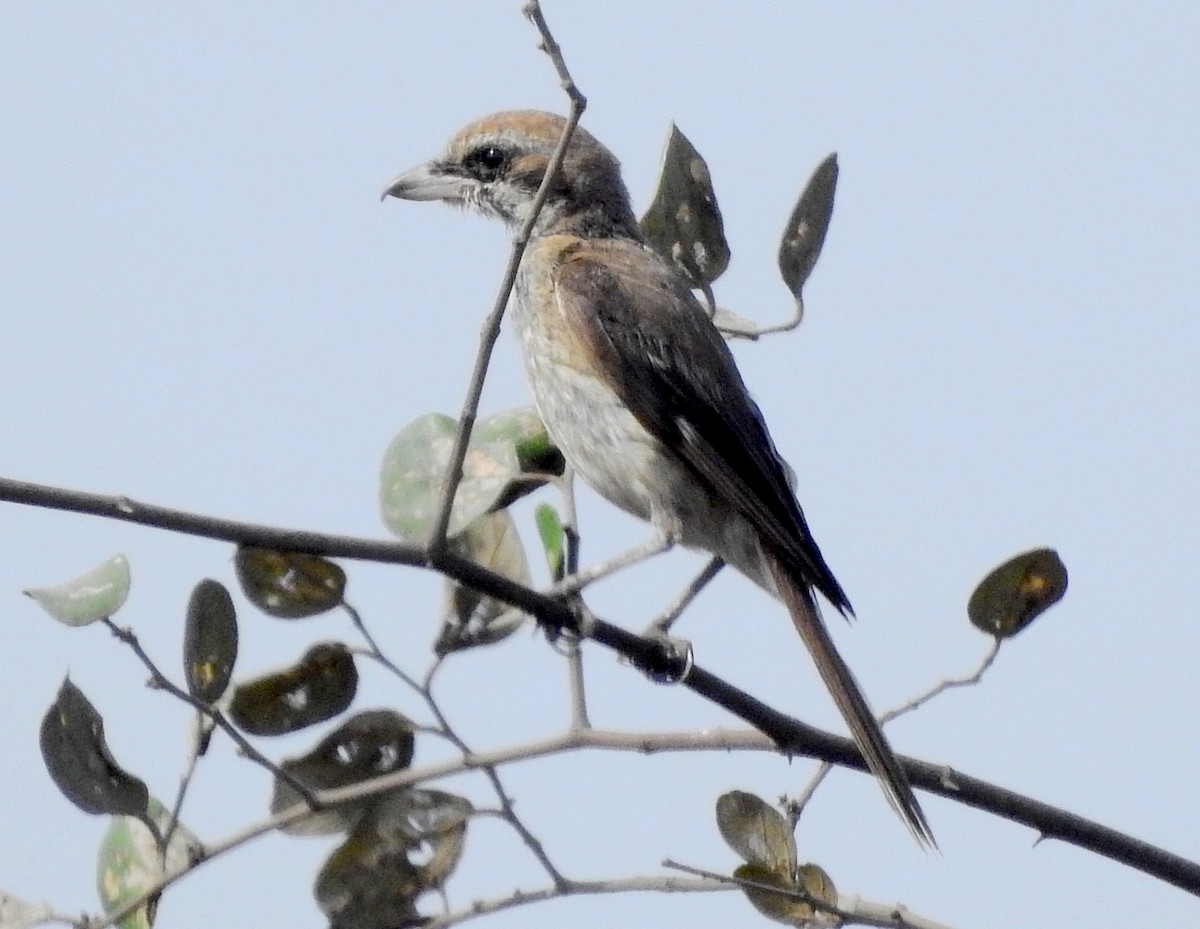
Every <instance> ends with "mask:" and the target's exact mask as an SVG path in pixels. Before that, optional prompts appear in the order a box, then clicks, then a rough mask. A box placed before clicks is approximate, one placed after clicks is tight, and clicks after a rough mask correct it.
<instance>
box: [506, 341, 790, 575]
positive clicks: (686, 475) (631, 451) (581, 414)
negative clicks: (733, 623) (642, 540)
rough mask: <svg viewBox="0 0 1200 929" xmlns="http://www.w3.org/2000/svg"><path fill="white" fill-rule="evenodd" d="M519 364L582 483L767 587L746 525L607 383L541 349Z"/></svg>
mask: <svg viewBox="0 0 1200 929" xmlns="http://www.w3.org/2000/svg"><path fill="white" fill-rule="evenodd" d="M526 365H527V368H528V374H529V380H530V385H531V387H532V389H533V394H534V399H535V400H536V402H537V407H538V412H539V413H540V414H541V417H542V420H543V422H544V423H545V424H546V430H547V432H549V433H550V437H551V438H552V439H553V440H554V442H555V444H556V445H558V447H559V449H560V450H561V451H562V453H563V457H564V458H566V460H567V462H568V463H569V464H570V465H571V467H572V468H574V469H575V472H576V473H577V474H578V475H579V476H580V478H582V479H583V481H584V482H585V483H587V484H588V486H590V487H591V488H592V489H593V490H595V491H596V492H597V493H599V494H600V495H601V496H602V497H604V498H605V499H606V500H608V501H609V502H610V503H612V504H614V505H615V506H618V507H620V508H621V509H622V510H624V511H625V512H627V513H630V514H631V515H633V516H637V517H638V518H640V519H644V520H647V521H648V522H650V523H652V524H653V525H654V526H655V527H656V528H657V529H659V530H660V531H662V532H663V533H665V534H667V535H669V536H670V537H671V538H672V539H673V540H674V541H676V542H678V543H679V544H681V545H684V546H686V547H688V548H699V549H704V550H705V551H708V552H711V553H713V554H716V555H720V556H721V557H722V558H724V559H725V561H727V562H728V563H729V564H731V565H733V567H735V568H737V569H738V570H739V571H741V572H742V573H743V574H745V575H747V576H748V577H750V578H751V580H753V581H755V582H756V583H758V584H759V585H761V586H763V587H765V588H767V589H768V590H770V591H772V592H773V591H774V586H773V583H772V582H771V580H770V578H769V576H767V575H766V573H765V572H764V571H763V568H762V556H761V549H760V548H759V543H758V538H757V534H756V533H755V532H754V531H753V530H752V529H751V528H750V526H749V524H747V523H746V521H745V520H744V519H743V518H742V517H741V516H740V515H739V514H737V513H735V512H734V511H733V510H732V509H731V508H730V507H729V506H727V505H726V504H724V503H723V502H722V501H720V500H718V499H716V498H715V497H714V496H713V495H712V494H711V493H709V492H708V490H707V489H706V488H705V487H704V485H703V484H702V483H700V481H699V480H698V479H697V477H696V476H695V475H694V474H692V473H691V471H689V470H688V469H687V468H686V466H684V465H683V464H682V463H681V462H680V461H679V460H678V459H677V458H675V457H674V456H673V455H671V454H670V453H669V452H668V451H667V450H666V449H664V448H663V446H662V444H661V443H660V442H658V440H657V439H655V438H654V437H653V436H652V435H650V433H649V432H647V431H646V429H645V428H643V426H642V425H641V423H639V422H638V421H637V419H636V418H635V417H634V416H633V414H632V413H630V412H629V411H628V409H626V407H625V405H624V404H623V403H622V402H621V400H620V398H619V397H618V396H617V394H616V393H615V392H614V391H613V390H612V389H611V388H609V387H608V385H607V384H605V383H604V382H602V381H600V380H598V379H596V378H594V377H591V376H589V375H586V374H583V373H581V372H579V371H576V370H575V369H573V368H572V367H571V366H569V365H564V364H558V363H556V362H555V361H553V360H551V359H550V358H548V356H547V354H546V353H540V354H536V355H534V354H530V353H526Z"/></svg>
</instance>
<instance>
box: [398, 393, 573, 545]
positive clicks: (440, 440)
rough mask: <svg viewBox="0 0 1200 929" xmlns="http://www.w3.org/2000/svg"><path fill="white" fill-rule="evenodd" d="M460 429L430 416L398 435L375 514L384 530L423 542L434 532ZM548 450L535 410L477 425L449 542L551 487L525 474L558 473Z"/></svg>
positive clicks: (540, 477)
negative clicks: (480, 520) (493, 514)
mask: <svg viewBox="0 0 1200 929" xmlns="http://www.w3.org/2000/svg"><path fill="white" fill-rule="evenodd" d="M457 430H458V424H457V423H456V422H455V421H454V420H453V419H451V418H450V417H449V416H444V415H442V414H440V413H429V414H426V415H425V416H422V417H421V418H419V419H417V420H415V421H414V422H412V423H410V424H409V425H408V426H405V427H404V428H403V429H402V430H400V432H399V434H398V435H397V436H396V437H395V438H394V439H393V440H392V442H391V444H390V445H389V446H388V449H387V451H386V452H385V453H384V456H383V469H382V474H381V478H380V489H379V507H380V512H381V515H382V517H383V522H384V524H385V525H386V526H387V527H388V529H389V530H390V531H391V532H393V533H394V534H395V535H397V536H399V537H400V538H402V539H405V540H407V541H410V542H423V541H425V539H426V538H428V536H429V533H430V531H431V530H432V529H433V523H434V520H435V519H436V517H437V514H438V509H439V507H440V505H441V498H442V485H443V483H444V482H445V475H446V470H447V468H448V467H449V463H450V452H451V451H452V450H453V446H454V436H455V433H456V432H457ZM552 447H553V446H552V445H550V440H549V437H548V436H547V435H546V429H545V426H543V425H542V421H541V419H539V418H538V415H537V413H536V412H534V411H533V410H532V409H528V408H523V409H518V410H509V411H506V412H503V413H497V414H496V415H494V416H490V417H487V418H486V419H484V420H481V421H480V422H479V423H478V424H477V425H476V426H475V428H474V429H473V430H472V433H471V441H470V444H469V445H468V447H467V456H466V458H465V459H464V461H463V479H462V482H461V483H460V484H459V487H458V491H457V493H456V494H455V496H454V507H453V509H452V511H451V516H450V525H449V531H448V534H449V536H450V537H451V538H454V537H455V536H457V535H458V534H459V533H461V532H463V531H464V530H465V529H466V528H467V526H469V525H470V524H471V523H473V522H474V521H475V520H477V519H478V518H479V517H480V516H482V515H483V514H484V513H488V512H491V511H493V510H497V509H500V508H502V507H505V506H508V505H509V504H510V503H512V502H513V501H514V500H516V499H518V498H519V497H520V496H522V495H523V494H526V493H529V492H530V491H532V490H534V489H536V488H537V487H540V486H541V485H542V484H544V483H545V482H546V481H547V480H549V479H550V477H551V476H552V475H553V474H554V473H555V472H544V471H541V470H533V471H531V470H528V468H536V469H542V468H544V467H555V466H556V465H555V464H554V455H553V454H552V453H551V452H550V449H551V448H552ZM519 449H523V450H524V458H522V455H521V453H520V452H519ZM559 457H561V456H559ZM557 473H561V467H559V470H558V472H557Z"/></svg>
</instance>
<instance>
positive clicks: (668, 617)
mask: <svg viewBox="0 0 1200 929" xmlns="http://www.w3.org/2000/svg"><path fill="white" fill-rule="evenodd" d="M723 567H725V562H724V561H723V560H722V559H720V558H718V557H716V556H714V557H712V558H710V559H709V560H708V564H706V565H705V566H704V570H703V571H701V572H700V573H699V574H697V575H696V577H695V578H693V579H692V582H691V583H690V584H688V585H687V587H685V588H684V590H683V593H681V594H680V595H679V597H678V598H677V599H676V600H675V602H674V603H672V604H671V605H670V606H669V607H667V608H666V609H665V610H664V611H663V613H662V615H661V616H659V617H658V619H656V620H654V622H653V623H651V624H650V631H652V632H656V633H658V634H659V635H666V634H667V633H668V632H670V631H671V626H673V625H674V624H675V620H677V619H679V617H680V616H681V615H682V614H683V611H684V610H686V609H687V608H688V607H689V606H691V603H692V601H693V600H695V599H696V597H697V596H699V594H700V591H702V590H703V589H704V588H705V587H707V586H708V584H709V582H710V581H712V579H713V578H714V577H716V576H717V575H718V574H719V573H720V571H721V569H722V568H723Z"/></svg>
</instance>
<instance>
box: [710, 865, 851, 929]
mask: <svg viewBox="0 0 1200 929" xmlns="http://www.w3.org/2000/svg"><path fill="white" fill-rule="evenodd" d="M800 872H801V874H800V878H799V880H791V879H789V878H787V877H785V876H784V875H781V874H776V873H775V872H773V871H770V870H768V869H767V868H764V867H762V866H761V865H753V864H744V865H741V866H740V867H739V868H737V870H735V871H734V872H733V876H734V877H736V878H737V879H738V880H742V881H753V882H754V883H756V884H767V885H769V886H772V887H778V888H779V889H780V890H785V891H791V892H793V893H796V892H804V893H807V894H809V895H810V896H811V897H813V898H815V899H817V900H820V901H821V902H822V903H828V904H829V905H830V906H836V905H837V891H836V890H835V889H834V886H833V882H832V881H831V880H830V879H829V875H827V874H826V873H825V872H824V871H823V870H821V869H820V868H819V867H817V866H816V865H815V864H806V865H804V866H803V867H802V868H801V869H800ZM742 891H743V893H745V894H746V899H748V900H749V901H750V903H751V905H753V907H754V908H755V909H756V910H758V911H759V912H760V913H762V915H763V916H766V917H767V918H768V919H772V920H774V921H775V922H777V923H783V924H784V925H785V926H798V927H807V926H821V925H828V926H833V925H838V923H839V921H838V918H837V917H836V916H835V915H834V914H832V913H829V912H828V911H825V910H818V909H817V908H816V907H814V906H813V905H812V904H811V903H808V902H806V901H805V900H803V899H800V898H799V897H794V896H788V895H787V894H776V893H771V891H769V890H763V889H762V888H760V887H743V888H742Z"/></svg>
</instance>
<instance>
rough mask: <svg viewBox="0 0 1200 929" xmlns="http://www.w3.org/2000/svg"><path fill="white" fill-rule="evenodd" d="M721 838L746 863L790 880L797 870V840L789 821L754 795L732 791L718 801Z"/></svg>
mask: <svg viewBox="0 0 1200 929" xmlns="http://www.w3.org/2000/svg"><path fill="white" fill-rule="evenodd" d="M717 828H718V829H720V831H721V838H723V839H724V840H725V843H726V844H727V845H728V846H729V847H730V848H732V849H733V850H734V851H735V852H737V853H738V854H739V855H741V856H742V858H744V859H745V860H746V862H747V863H749V864H752V865H758V866H759V867H762V868H766V869H767V870H768V871H771V872H772V873H775V874H780V875H783V876H785V877H787V878H789V879H790V877H791V875H792V874H793V873H795V870H796V840H795V838H794V837H793V836H792V830H791V827H789V826H788V824H787V820H785V819H784V818H783V816H782V815H780V813H779V811H778V810H777V809H775V807H773V806H771V805H769V804H768V803H766V802H764V801H763V800H760V799H759V798H758V797H756V796H754V794H751V793H746V792H745V791H742V790H731V791H730V792H729V793H726V794H722V795H721V796H720V797H718V798H717Z"/></svg>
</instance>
